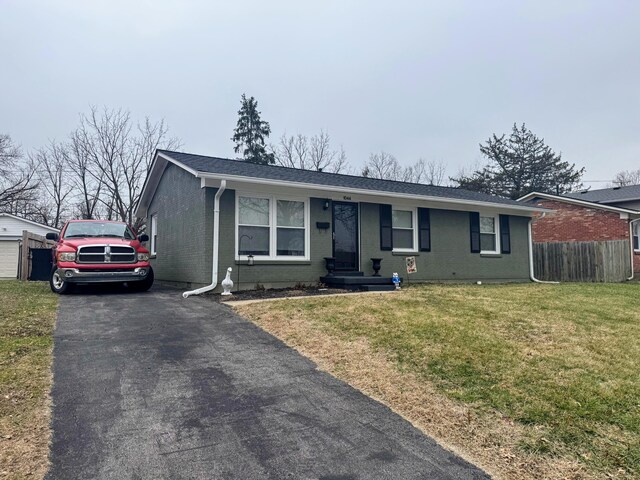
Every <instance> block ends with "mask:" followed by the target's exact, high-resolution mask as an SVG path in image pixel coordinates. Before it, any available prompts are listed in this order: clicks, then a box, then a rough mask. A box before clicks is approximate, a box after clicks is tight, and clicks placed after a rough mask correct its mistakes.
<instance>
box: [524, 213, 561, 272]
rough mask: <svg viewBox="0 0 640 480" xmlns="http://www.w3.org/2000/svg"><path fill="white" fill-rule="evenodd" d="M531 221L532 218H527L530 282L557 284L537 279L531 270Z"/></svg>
mask: <svg viewBox="0 0 640 480" xmlns="http://www.w3.org/2000/svg"><path fill="white" fill-rule="evenodd" d="M532 221H533V219H531V218H530V219H529V224H528V232H529V278H530V279H531V281H532V282H535V283H552V284H558V283H560V282H548V281H545V280H538V279H537V278H536V276H535V274H534V272H533V235H532V234H531V222H532Z"/></svg>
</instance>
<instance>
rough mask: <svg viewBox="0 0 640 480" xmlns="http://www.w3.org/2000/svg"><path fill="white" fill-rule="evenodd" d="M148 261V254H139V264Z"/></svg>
mask: <svg viewBox="0 0 640 480" xmlns="http://www.w3.org/2000/svg"><path fill="white" fill-rule="evenodd" d="M147 260H149V254H148V253H139V254H138V261H139V262H146V261H147Z"/></svg>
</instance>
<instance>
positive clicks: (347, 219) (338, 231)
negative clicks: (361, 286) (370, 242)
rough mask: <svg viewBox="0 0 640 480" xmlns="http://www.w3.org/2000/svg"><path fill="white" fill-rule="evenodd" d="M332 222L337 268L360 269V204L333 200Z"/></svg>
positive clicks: (343, 269) (345, 269)
mask: <svg viewBox="0 0 640 480" xmlns="http://www.w3.org/2000/svg"><path fill="white" fill-rule="evenodd" d="M331 223H332V224H333V257H334V258H335V259H336V270H342V271H347V270H351V271H354V270H358V204H357V203H347V202H333V222H331Z"/></svg>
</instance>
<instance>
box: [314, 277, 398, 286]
mask: <svg viewBox="0 0 640 480" xmlns="http://www.w3.org/2000/svg"><path fill="white" fill-rule="evenodd" d="M320 281H321V282H322V283H324V284H325V285H328V286H329V287H338V288H346V287H348V286H358V285H393V282H392V281H391V278H390V277H365V276H364V275H363V276H355V275H349V276H344V275H333V276H324V277H320ZM400 282H401V283H402V279H400Z"/></svg>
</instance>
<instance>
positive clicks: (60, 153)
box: [29, 141, 74, 228]
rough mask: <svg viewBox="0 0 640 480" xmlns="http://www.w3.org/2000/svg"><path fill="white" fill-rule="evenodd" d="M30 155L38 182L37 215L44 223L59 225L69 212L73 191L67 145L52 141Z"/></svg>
mask: <svg viewBox="0 0 640 480" xmlns="http://www.w3.org/2000/svg"><path fill="white" fill-rule="evenodd" d="M29 157H30V160H31V165H32V166H33V168H34V169H35V171H36V176H37V178H38V180H39V185H40V192H41V195H40V199H39V202H38V204H39V205H40V207H39V208H40V214H41V215H42V217H43V221H44V223H46V224H47V225H49V226H52V227H55V228H59V227H60V226H61V223H62V220H63V217H65V216H66V214H68V213H70V211H69V210H70V209H69V201H68V200H69V199H70V198H71V195H72V192H73V190H74V182H73V181H72V176H71V175H70V173H71V172H70V168H69V167H70V165H69V151H68V147H67V145H64V144H62V143H56V142H53V141H52V142H50V143H49V145H48V146H46V147H44V148H40V149H39V150H36V151H35V153H34V154H32V155H30V156H29Z"/></svg>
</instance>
